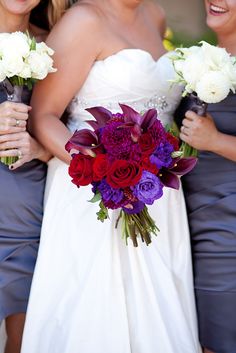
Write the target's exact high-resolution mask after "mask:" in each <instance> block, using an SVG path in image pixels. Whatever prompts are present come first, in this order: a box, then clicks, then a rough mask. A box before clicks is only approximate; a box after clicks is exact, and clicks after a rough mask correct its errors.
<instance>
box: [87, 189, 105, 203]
mask: <svg viewBox="0 0 236 353" xmlns="http://www.w3.org/2000/svg"><path fill="white" fill-rule="evenodd" d="M101 198H102V197H101V194H100V192H98V191H97V192H96V194H95V195H94V196H93V197H92V198H91V200H89V202H91V203H95V202H98V201H100V200H101Z"/></svg>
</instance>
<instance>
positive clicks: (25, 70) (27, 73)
mask: <svg viewBox="0 0 236 353" xmlns="http://www.w3.org/2000/svg"><path fill="white" fill-rule="evenodd" d="M18 76H19V77H22V78H31V69H30V66H29V64H28V63H26V62H24V65H23V68H22V70H21V71H19V73H18Z"/></svg>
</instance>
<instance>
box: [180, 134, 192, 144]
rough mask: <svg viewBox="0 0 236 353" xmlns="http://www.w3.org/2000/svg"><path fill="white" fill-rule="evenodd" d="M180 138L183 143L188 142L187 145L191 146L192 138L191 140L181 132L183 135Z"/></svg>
mask: <svg viewBox="0 0 236 353" xmlns="http://www.w3.org/2000/svg"><path fill="white" fill-rule="evenodd" d="M179 137H180V139H181V140H182V141H184V142H187V143H188V144H189V142H190V138H189V136H188V135H186V134H183V133H182V132H181V133H180V134H179Z"/></svg>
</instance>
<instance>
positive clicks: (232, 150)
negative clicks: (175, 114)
mask: <svg viewBox="0 0 236 353" xmlns="http://www.w3.org/2000/svg"><path fill="white" fill-rule="evenodd" d="M180 138H181V140H183V141H185V142H187V143H188V144H189V145H190V146H192V147H194V148H197V149H199V150H205V151H210V152H214V153H216V154H218V155H220V156H222V157H225V158H227V159H230V160H232V161H234V162H236V136H231V135H227V134H223V133H221V132H220V131H218V130H217V128H216V126H215V123H214V121H213V119H212V118H211V116H210V115H209V114H207V116H206V117H200V116H198V115H197V114H195V113H194V112H192V111H188V112H187V113H186V115H185V119H184V120H183V126H182V127H181V133H180Z"/></svg>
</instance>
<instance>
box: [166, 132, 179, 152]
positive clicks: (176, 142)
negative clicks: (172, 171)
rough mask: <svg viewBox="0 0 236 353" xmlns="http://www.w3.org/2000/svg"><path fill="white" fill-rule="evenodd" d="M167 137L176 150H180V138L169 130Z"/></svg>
mask: <svg viewBox="0 0 236 353" xmlns="http://www.w3.org/2000/svg"><path fill="white" fill-rule="evenodd" d="M166 139H167V141H168V142H169V143H170V144H171V145H172V146H173V147H174V150H175V151H178V150H179V139H178V138H177V137H175V136H173V135H172V134H170V133H169V132H167V133H166Z"/></svg>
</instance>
